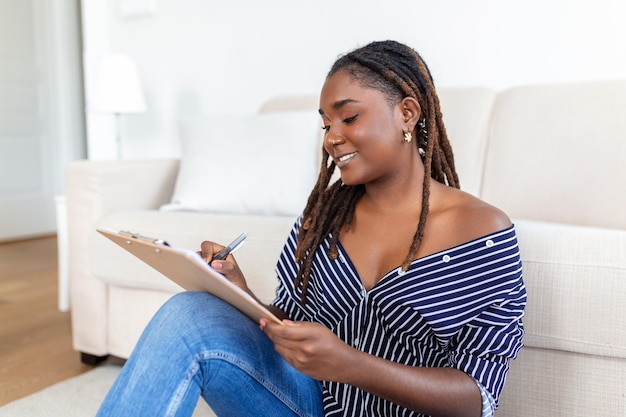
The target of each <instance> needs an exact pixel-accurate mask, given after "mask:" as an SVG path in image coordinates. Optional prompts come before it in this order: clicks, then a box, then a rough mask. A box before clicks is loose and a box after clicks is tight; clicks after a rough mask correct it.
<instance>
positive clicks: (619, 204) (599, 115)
mask: <svg viewBox="0 0 626 417" xmlns="http://www.w3.org/2000/svg"><path fill="white" fill-rule="evenodd" d="M487 148H488V150H487V156H486V161H485V172H484V176H483V183H482V188H481V196H482V198H483V199H485V200H486V201H488V202H490V203H492V204H494V205H496V206H497V207H500V208H501V209H503V210H504V211H505V212H506V213H508V214H509V216H511V217H514V218H524V219H531V220H542V221H550V222H558V223H568V224H577V225H586V226H597V227H611V228H620V229H626V80H624V81H614V82H594V83H581V84H563V85H537V86H526V87H518V88H511V89H509V90H506V91H503V92H501V93H499V94H498V97H497V100H496V103H495V106H494V111H493V115H492V120H491V129H490V132H489V144H488V146H487Z"/></svg>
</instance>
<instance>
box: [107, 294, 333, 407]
mask: <svg viewBox="0 0 626 417" xmlns="http://www.w3.org/2000/svg"><path fill="white" fill-rule="evenodd" d="M200 395H202V397H203V398H204V399H205V401H206V402H207V403H208V404H209V406H210V407H211V408H212V409H213V411H214V412H215V413H216V414H217V415H218V416H255V417H256V416H270V415H271V416H274V417H281V416H323V415H324V412H323V406H322V388H321V383H320V382H318V381H316V380H314V379H312V378H310V377H308V376H306V375H304V374H302V373H301V372H299V371H297V370H296V369H294V368H292V367H291V366H290V365H289V364H288V363H287V362H285V360H284V359H283V358H282V357H281V356H280V355H278V354H277V353H276V351H275V350H274V346H273V345H272V343H271V341H270V340H269V338H267V336H265V334H263V332H262V331H261V330H260V329H259V327H258V325H257V324H255V322H254V321H252V320H250V319H249V318H248V317H247V316H245V315H243V314H241V313H240V312H239V311H238V310H236V309H235V308H233V307H232V306H230V305H229V304H227V303H225V302H223V301H222V300H220V299H218V298H216V297H214V296H212V295H209V294H206V293H201V292H183V293H180V294H177V295H175V296H174V297H172V298H171V299H170V300H169V301H168V302H167V303H165V304H164V305H163V307H162V308H161V309H160V310H159V311H158V312H157V314H156V315H155V316H154V317H153V319H152V320H151V321H150V324H149V325H148V327H146V329H145V331H144V333H143V335H142V336H141V339H140V340H139V342H138V344H137V346H136V348H135V350H134V351H133V353H132V355H131V356H130V358H129V359H128V361H127V362H126V364H125V365H124V367H123V368H122V371H121V372H120V375H119V376H118V378H117V380H116V381H115V383H114V384H113V386H112V387H111V390H110V391H109V393H108V394H107V397H106V398H105V400H104V402H103V403H102V405H101V407H100V410H99V412H98V416H107V417H109V416H135V417H136V416H191V415H192V413H193V410H194V408H195V406H196V403H197V401H198V398H199V396H200Z"/></svg>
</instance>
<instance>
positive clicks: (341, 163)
mask: <svg viewBox="0 0 626 417" xmlns="http://www.w3.org/2000/svg"><path fill="white" fill-rule="evenodd" d="M355 156H356V152H351V153H347V154H344V155H341V156H339V157H336V158H335V159H336V161H337V162H336V164H337V167H339V168H343V167H345V166H346V165H347V164H348V163H349V162H350V161H351V160H352V159H353V158H354V157H355Z"/></svg>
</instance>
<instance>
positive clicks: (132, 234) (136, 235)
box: [119, 230, 170, 246]
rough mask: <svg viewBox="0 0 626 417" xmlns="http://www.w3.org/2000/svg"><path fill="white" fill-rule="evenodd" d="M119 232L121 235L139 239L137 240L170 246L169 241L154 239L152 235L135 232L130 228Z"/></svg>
mask: <svg viewBox="0 0 626 417" xmlns="http://www.w3.org/2000/svg"><path fill="white" fill-rule="evenodd" d="M119 234H120V235H121V236H124V237H128V238H131V239H137V240H141V241H143V242H148V243H153V244H155V245H163V246H170V244H169V243H167V242H166V241H165V240H163V239H154V238H152V237H148V236H142V235H140V234H139V233H135V232H131V231H129V230H120V231H119Z"/></svg>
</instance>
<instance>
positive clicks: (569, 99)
mask: <svg viewBox="0 0 626 417" xmlns="http://www.w3.org/2000/svg"><path fill="white" fill-rule="evenodd" d="M438 94H439V98H440V102H441V111H442V113H443V120H444V123H445V125H446V129H447V132H448V137H449V138H450V142H451V144H452V148H453V150H454V156H455V164H456V169H457V172H458V174H459V179H460V182H461V188H462V189H463V190H465V191H467V192H470V193H472V194H474V195H477V196H479V197H481V198H482V199H484V200H485V201H487V202H489V203H491V204H493V205H495V206H497V207H499V208H501V209H502V210H504V211H505V212H506V213H507V214H508V215H509V216H510V217H512V218H519V219H529V220H538V221H550V222H558V223H567V224H577V225H586V226H596V227H611V228H620V229H626V80H623V81H612V82H593V83H579V84H575V83H573V84H552V85H535V86H522V87H515V88H510V89H507V90H504V91H501V92H496V91H494V90H491V89H487V88H479V87H476V88H472V87H469V88H468V87H466V88H454V87H444V88H439V89H438ZM317 107H318V97H317V96H316V95H300V96H284V97H276V98H274V99H272V100H270V101H268V102H267V103H265V104H264V105H263V106H262V107H261V109H260V112H275V111H287V110H292V111H293V110H307V109H316V108H317Z"/></svg>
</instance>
